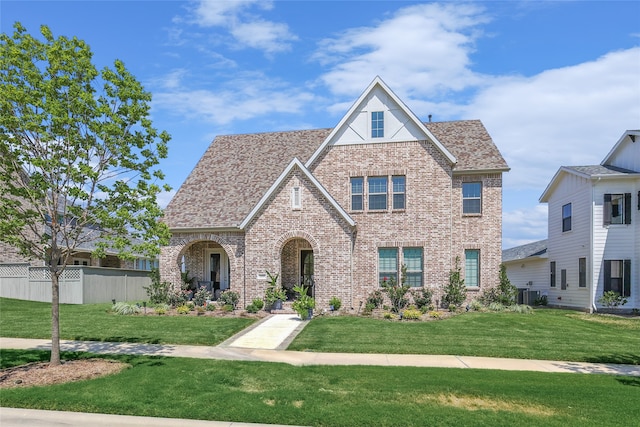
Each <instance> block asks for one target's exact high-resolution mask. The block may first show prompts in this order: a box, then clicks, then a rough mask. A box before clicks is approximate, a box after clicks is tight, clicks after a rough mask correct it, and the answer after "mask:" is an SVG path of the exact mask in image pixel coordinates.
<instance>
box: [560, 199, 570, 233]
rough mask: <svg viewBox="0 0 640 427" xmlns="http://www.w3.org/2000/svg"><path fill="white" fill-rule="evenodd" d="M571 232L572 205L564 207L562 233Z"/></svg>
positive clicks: (568, 204)
mask: <svg viewBox="0 0 640 427" xmlns="http://www.w3.org/2000/svg"><path fill="white" fill-rule="evenodd" d="M570 230H571V203H567V204H566V205H564V206H563V207H562V231H563V232H565V231H570Z"/></svg>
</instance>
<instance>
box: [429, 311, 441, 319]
mask: <svg viewBox="0 0 640 427" xmlns="http://www.w3.org/2000/svg"><path fill="white" fill-rule="evenodd" d="M429 317H431V318H433V319H440V318H441V317H442V314H440V312H439V311H430V312H429Z"/></svg>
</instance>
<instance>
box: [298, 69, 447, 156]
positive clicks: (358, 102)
mask: <svg viewBox="0 0 640 427" xmlns="http://www.w3.org/2000/svg"><path fill="white" fill-rule="evenodd" d="M376 87H380V89H381V90H382V91H384V92H385V93H386V94H387V95H388V96H389V97H390V98H391V99H392V100H393V101H394V102H395V103H396V104H397V105H398V106H399V107H400V109H401V111H402V112H404V113H405V114H406V115H407V116H408V117H409V119H410V120H411V121H412V122H413V124H414V125H415V126H416V127H417V128H418V129H419V130H420V131H421V132H423V133H424V135H425V136H426V137H427V138H428V139H430V140H431V141H432V142H433V143H434V144H435V146H436V147H437V148H438V150H440V152H441V153H442V154H443V155H444V156H445V157H446V158H447V160H449V162H450V163H451V164H455V163H456V162H457V160H456V158H455V156H454V155H453V154H451V153H450V152H449V150H447V149H446V148H445V147H444V145H442V143H441V142H440V141H438V139H437V138H436V137H435V136H434V135H433V134H432V133H431V132H430V131H429V129H427V127H426V126H425V125H424V123H422V121H420V120H419V119H418V117H417V116H416V115H415V114H413V112H412V111H411V110H410V109H409V108H408V107H407V106H406V105H405V103H404V102H402V100H401V99H400V98H398V97H397V96H396V94H395V93H393V91H392V90H391V89H390V88H389V87H388V86H387V85H386V83H385V82H383V81H382V79H381V78H380V77H379V76H376V78H375V79H373V81H372V82H371V84H369V86H368V87H367V89H365V91H364V92H363V93H362V95H360V97H359V98H358V99H357V100H356V102H354V103H353V105H352V106H351V108H350V109H349V111H347V113H346V114H345V115H344V116H343V117H342V119H341V120H340V122H339V123H338V124H337V125H336V126H335V127H334V128H333V130H332V131H331V133H330V134H329V135H328V136H327V138H326V139H325V140H324V141H323V142H322V144H321V145H320V146H319V147H318V149H317V150H316V151H315V152H314V153H313V155H312V156H311V157H310V158H309V160H307V162H306V163H305V166H306V167H307V168H308V167H310V166H311V165H312V164H313V163H314V162H315V160H316V159H317V158H318V156H320V154H321V153H322V152H323V150H324V149H325V148H326V147H327V145H329V144H330V143H331V141H333V139H334V138H335V136H336V135H337V134H338V132H340V131H341V130H342V128H343V127H344V126H346V124H347V121H348V120H349V119H350V117H351V116H352V115H353V114H354V113H355V112H356V110H357V109H358V108H360V107H361V105H362V103H363V102H364V101H365V100H366V98H367V97H368V96H369V94H370V93H371V92H372V91H373V90H374V89H375V88H376ZM368 142H375V143H379V142H389V140H388V139H382V140H380V141H368Z"/></svg>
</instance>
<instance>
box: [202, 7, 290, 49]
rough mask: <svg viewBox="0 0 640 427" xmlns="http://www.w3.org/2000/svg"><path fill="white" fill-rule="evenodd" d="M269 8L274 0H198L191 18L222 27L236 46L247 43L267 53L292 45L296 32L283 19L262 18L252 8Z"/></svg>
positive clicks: (211, 25) (203, 23) (205, 25)
mask: <svg viewBox="0 0 640 427" xmlns="http://www.w3.org/2000/svg"><path fill="white" fill-rule="evenodd" d="M256 8H258V9H261V10H269V9H272V8H273V3H272V2H269V1H259V0H238V1H218V0H216V1H211V0H201V1H200V2H198V3H197V4H196V6H195V7H194V8H193V9H192V11H191V12H192V14H193V17H192V20H191V22H193V23H195V24H197V25H199V26H201V27H207V28H208V27H221V28H223V29H225V30H227V31H229V34H230V35H231V36H232V37H233V39H234V41H235V47H238V48H244V47H249V48H253V49H259V50H263V51H265V52H266V53H267V54H273V53H277V52H285V51H288V50H290V49H291V42H293V41H295V40H297V39H298V38H297V36H296V35H295V34H292V33H291V32H290V31H289V27H288V26H287V24H284V23H277V22H272V21H268V20H265V19H264V18H261V17H259V16H257V15H256V14H254V13H252V12H251V11H252V10H254V9H256Z"/></svg>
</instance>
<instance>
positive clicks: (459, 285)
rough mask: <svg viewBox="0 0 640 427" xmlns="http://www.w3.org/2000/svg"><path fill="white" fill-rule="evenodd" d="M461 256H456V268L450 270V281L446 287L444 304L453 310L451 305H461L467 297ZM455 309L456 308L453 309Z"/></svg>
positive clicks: (443, 298)
mask: <svg viewBox="0 0 640 427" xmlns="http://www.w3.org/2000/svg"><path fill="white" fill-rule="evenodd" d="M460 271H461V268H460V257H459V256H457V257H456V266H455V269H453V270H450V271H449V283H448V284H447V286H446V287H445V290H444V296H443V297H442V302H443V304H446V306H447V307H449V310H451V306H452V305H453V306H454V307H459V306H460V305H462V303H463V302H464V300H465V299H466V298H467V288H466V287H465V286H464V279H463V278H462V276H461V274H460ZM453 311H455V310H453Z"/></svg>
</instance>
